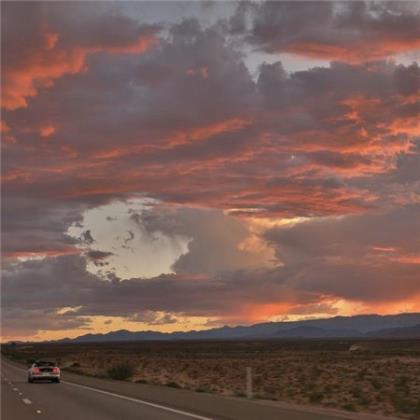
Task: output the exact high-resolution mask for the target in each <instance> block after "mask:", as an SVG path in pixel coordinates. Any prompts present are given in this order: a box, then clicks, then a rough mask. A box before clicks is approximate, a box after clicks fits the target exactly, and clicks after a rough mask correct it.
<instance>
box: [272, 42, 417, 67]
mask: <svg viewBox="0 0 420 420" xmlns="http://www.w3.org/2000/svg"><path fill="white" fill-rule="evenodd" d="M418 49H420V39H407V40H395V41H394V40H391V39H380V38H379V39H371V40H369V39H367V40H366V41H364V42H350V43H348V44H341V45H340V44H337V43H335V41H334V40H331V41H330V42H329V43H327V42H325V43H324V42H320V41H297V42H292V43H290V44H287V45H284V46H281V47H279V49H278V52H287V53H290V54H296V55H302V56H305V57H310V58H320V59H325V60H339V61H345V62H348V63H360V62H363V61H369V60H370V61H374V60H380V59H383V58H386V57H390V56H394V55H397V54H400V53H403V52H407V51H415V50H418Z"/></svg>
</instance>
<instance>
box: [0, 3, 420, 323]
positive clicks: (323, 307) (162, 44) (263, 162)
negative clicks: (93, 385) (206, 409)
mask: <svg viewBox="0 0 420 420" xmlns="http://www.w3.org/2000/svg"><path fill="white" fill-rule="evenodd" d="M150 7H151V8H153V7H157V9H156V10H154V12H153V13H154V15H160V14H159V10H158V9H159V7H158V6H150ZM218 7H219V6H217V10H218V13H219V12H220V9H219V8H218ZM141 10H142V9H141V8H140V6H137V5H135V4H130V5H128V4H125V3H121V4H118V5H111V4H110V3H106V2H105V3H101V4H95V5H94V4H93V3H92V4H89V3H71V4H70V3H69V4H63V3H45V4H44V3H42V4H41V3H36V4H35V3H31V4H25V5H23V4H19V3H8V4H3V5H2V11H4V13H3V18H4V19H5V24H4V25H2V32H3V33H2V35H3V42H4V48H3V53H4V60H3V61H2V74H3V77H4V81H3V85H4V90H3V93H4V95H3V105H4V110H3V113H2V123H1V127H2V135H3V140H4V141H3V142H2V234H3V237H2V239H3V241H2V252H3V255H4V256H5V262H6V264H5V270H6V277H5V278H6V284H7V286H6V289H5V292H4V295H5V298H6V300H5V304H6V306H5V308H7V309H6V310H7V311H9V312H8V313H10V314H11V315H10V317H13V316H14V314H15V313H16V311H17V310H18V308H23V307H25V308H26V306H25V305H28V306H27V309H25V311H26V312H25V313H24V314H22V317H21V318H19V317H18V318H17V319H16V325H17V324H18V323H21V324H20V325H22V326H23V325H24V317H25V316H27V317H34V316H38V315H39V316H40V317H42V316H44V317H45V319H46V321H45V322H46V324H48V325H51V328H58V326H62V327H63V328H67V326H69V328H73V327H74V326H76V325H79V326H80V327H81V328H82V327H84V326H86V325H87V324H86V323H88V322H89V321H88V319H85V318H86V317H95V316H99V315H104V316H118V315H121V316H124V317H132V318H133V319H134V318H138V319H140V318H142V317H146V318H148V317H149V318H148V319H149V320H150V322H160V321H159V319H160V315H156V313H161V314H163V313H164V314H170V315H168V316H172V317H178V316H180V314H181V315H182V314H186V315H188V316H205V317H210V318H211V319H210V320H209V322H217V319H216V318H217V317H218V316H219V317H220V318H222V319H223V320H224V321H226V322H228V321H230V322H234V321H238V322H239V321H241V320H245V321H249V320H254V321H255V320H261V319H264V317H265V318H267V317H271V316H276V315H278V314H280V315H281V316H283V315H284V314H287V313H289V314H297V313H300V314H304V313H306V312H307V311H312V310H313V311H323V313H335V311H338V312H340V310H341V309H340V303H339V301H340V300H344V301H345V302H353V303H354V304H356V303H357V302H362V303H361V304H366V305H370V306H369V308H372V307H373V305H374V304H375V302H376V303H378V302H385V303H384V305H385V306H386V305H388V304H389V302H397V301H398V302H403V301H404V300H406V301H407V302H409V304H410V305H411V304H413V302H415V299H417V301H418V298H417V296H418V288H417V285H416V281H415V280H416V279H417V278H419V276H418V271H417V270H418V263H417V262H418V252H417V250H418V248H419V244H418V242H416V239H415V238H416V237H417V236H418V235H417V236H416V235H415V233H416V229H417V228H418V226H417V219H418V217H417V212H418V205H419V203H420V196H419V188H420V184H419V179H420V172H419V171H420V169H419V168H420V158H419V156H420V149H419V148H420V131H419V130H420V127H419V123H418V121H419V120H420V119H419V116H420V107H419V100H418V99H419V89H420V71H419V67H418V63H416V62H414V60H412V61H413V62H411V61H410V59H409V57H408V56H404V57H405V58H404V59H402V58H401V57H402V56H401V54H403V53H404V54H405V53H408V52H410V51H411V52H413V51H414V49H415V48H418V43H417V40H418V39H419V36H418V28H419V27H420V26H419V25H418V8H417V5H416V4H414V3H401V2H399V3H398V4H397V3H390V2H387V3H381V4H379V3H354V2H348V3H346V2H345V3H327V2H320V3H309V2H308V3H302V2H294V3H284V2H282V3H278V2H277V3H276V2H267V3H245V2H241V3H239V4H238V13H237V14H236V15H234V16H233V17H232V16H231V15H230V14H229V13H227V12H225V14H224V15H223V16H222V17H221V19H220V20H219V21H218V22H213V20H214V19H212V22H211V23H209V22H207V21H206V22H204V20H203V19H196V18H193V17H192V16H193V14H191V15H189V14H188V13H186V15H187V17H186V18H185V19H184V18H182V19H179V20H178V19H175V18H166V17H165V19H166V20H165V19H163V21H162V23H159V24H156V25H152V26H150V25H149V24H144V23H142V19H143V17H142V16H141V13H140V11H141ZM229 10H231V9H229ZM199 15H200V14H199ZM188 16H189V17H188ZM200 16H201V15H200ZM231 17H232V19H230V18H231ZM24 18H25V19H24ZM22 22H25V24H23V23H22ZM115 28H118V31H117V30H115ZM256 50H257V51H261V50H263V51H265V52H269V53H272V54H273V57H274V59H275V60H276V59H277V58H276V54H279V59H283V58H284V56H283V53H284V52H287V53H294V54H299V55H301V56H304V57H313V56H317V57H321V58H324V59H327V60H328V61H331V62H330V63H329V64H328V65H327V64H325V65H324V66H323V67H314V68H310V66H309V64H308V65H307V66H306V67H305V70H302V71H295V72H288V71H286V70H285V68H287V66H283V64H282V62H281V61H274V62H273V60H272V59H271V60H270V62H269V63H264V62H261V63H260V65H259V66H258V63H259V61H261V58H260V56H259V55H258V53H256ZM247 54H248V56H249V57H246V55H247ZM395 54H400V57H399V58H398V60H397V61H396V62H394V61H391V60H386V58H389V57H391V56H394V55H395ZM248 59H251V61H252V60H254V61H255V63H256V65H255V68H256V69H257V71H256V73H255V74H251V72H250V70H249V69H248V68H247V66H246V64H245V63H246V62H247V60H248ZM286 59H287V58H286ZM398 62H404V63H405V64H397V63H398ZM145 197H149V198H150V199H151V200H152V201H153V203H154V204H153V206H150V208H148V209H147V211H144V212H140V211H133V212H131V213H130V214H128V213H127V205H128V204H127V205H125V204H124V205H122V207H124V210H121V212H119V213H118V214H114V213H112V214H105V213H104V214H102V216H103V217H102V216H100V214H101V212H102V210H103V208H104V207H107V206H111V207H112V206H113V205H115V203H129V202H130V201H132V200H135V199H139V198H140V199H144V198H145ZM89 214H90V215H92V214H93V215H96V217H95V218H94V219H95V221H94V222H95V223H97V225H95V223H93V224H94V225H95V226H94V227H95V228H93V227H91V226H90V225H86V223H85V217H87V215H89ZM130 215H131V219H129V216H130ZM302 218H307V219H309V220H307V221H306V222H304V223H299V224H295V225H294V226H293V227H290V228H287V229H283V228H282V229H274V230H269V231H268V232H267V233H266V234H265V235H264V233H263V231H264V230H265V229H270V228H271V227H272V226H278V225H282V226H283V225H284V223H283V222H285V220H284V219H291V220H292V221H296V220H298V221H299V222H301V221H302ZM123 219H124V220H123ZM256 220H258V221H259V222H256ZM71 226H73V227H74V228H75V230H77V232H78V235H76V236H69V235H67V234H66V233H67V232H68V231H69V228H70V227H71ZM256 226H258V228H257V227H256ZM384 227H386V229H385V228H384ZM83 232H84V233H85V234H84V235H85V236H84V239H85V240H87V241H85V243H82V242H81V239H80V235H82V233H83ZM130 232H131V233H130ZM88 233H89V234H88ZM111 233H112V235H111ZM159 235H161V236H159ZM115 237H118V238H119V240H118V241H116V243H114V244H112V246H114V245H115V246H116V247H117V248H118V250H117V249H112V246H109V247H108V246H105V245H107V244H108V243H107V238H108V239H109V238H115ZM174 237H177V238H178V239H180V240H179V241H178V242H177V241H174V239H173V238H174ZM156 238H160V239H159V240H157V241H156ZM82 239H83V238H82ZM93 240H94V242H93ZM124 240H125V241H127V242H128V243H127V244H125V243H124ZM142 241H143V243H146V242H147V244H148V246H147V247H143V248H142V247H141V243H142ZM145 241H146V242H145ZM157 243H158V244H159V246H158V248H159V249H158V252H156V250H155V249H154V248H153V246H154V245H155V244H157ZM187 243H188V245H187ZM120 245H121V246H120ZM122 245H124V246H128V245H129V248H127V249H126V251H127V253H129V254H130V258H128V257H127V259H125V260H124V263H122V262H121V261H122V260H121V259H120V260H119V261H120V266H121V267H122V266H124V265H125V262H126V261H128V262H130V263H131V267H134V268H135V269H138V268H139V267H140V266H141V264H139V261H141V262H143V263H144V262H145V263H146V265H147V266H148V267H149V268H153V270H152V271H151V272H150V273H149V275H148V276H147V277H150V278H149V279H145V278H144V277H146V275H140V274H139V273H131V272H130V270H126V271H124V273H122V269H121V270H120V271H121V272H117V271H115V270H114V271H113V270H112V269H113V268H115V266H116V265H118V264H115V261H117V260H118V258H119V257H121V255H119V254H118V253H121V254H122V251H121V248H122ZM175 245H177V252H175V253H174V252H172V251H173V249H174V246H175ZM181 245H182V246H181ZM184 245H185V246H184ZM175 248H176V247H175ZM139 250H141V252H139ZM168 250H171V252H169V251H168ZM273 250H275V251H276V253H277V254H276V255H277V259H276V260H275V261H274V262H273V261H272V259H273V252H274V251H273ZM136 252H139V254H136ZM138 255H140V256H141V257H139V256H138ZM125 256H127V255H125ZM151 256H154V257H153V258H152V257H151ZM356 257H357V260H355V258H356ZM134 258H137V259H136V261H135V263H133V260H134ZM152 261H155V262H156V264H154V265H153V264H152ZM162 261H165V264H163V263H162ZM280 263H282V264H283V265H280ZM95 264H96V265H95ZM171 264H172V268H171ZM163 265H164V266H166V267H165V270H164V271H165V272H166V273H171V272H172V271H173V273H171V274H168V275H166V276H164V275H161V276H159V275H157V273H162V272H163V270H162V266H163ZM92 267H93V268H94V269H96V272H98V271H101V273H102V276H101V278H99V277H96V276H95V275H93V274H92V272H90V271H89V270H91V268H92ZM121 267H120V268H121ZM140 268H142V270H143V273H144V268H143V267H140ZM91 271H93V270H91ZM126 278H127V280H121V279H126ZM396 279H398V292H395V293H392V292H391V289H392V285H393V284H394V285H395V281H397V280H396ZM417 283H418V282H417ZM45 289H48V290H51V294H48V295H47V296H46V295H45V294H44V295H42V294H41V293H39V291H40V290H45ZM162 291H164V293H163V292H162ZM32 296H33V298H32ZM78 302H80V303H78ZM75 306H81V308H80V309H78V310H77V311H75V312H73V313H69V314H68V315H66V317H64V314H63V318H58V319H59V320H62V321H60V322H59V323H57V324H54V322H55V321H54V314H56V311H57V310H60V308H63V307H75ZM385 306H384V307H385ZM39 311H41V312H39ZM148 311H150V312H148ZM25 314H26V315H25ZM43 314H44V315H43ZM155 315H156V316H155ZM165 316H166V315H165ZM182 316H183V315H182ZM73 317H74V321H73V320H72V319H73ZM78 317H81V318H80V319H79V318H78ZM8 319H9V321H10V320H12V318H8ZM77 319H79V320H77ZM215 319H216V321H215ZM167 320H168V321H171V319H170V318H168V319H167ZM9 321H7V322H9ZM10 322H12V321H10ZM33 322H35V321H33ZM77 322H79V324H77ZM139 322H140V321H139ZM38 325H39V323H38V324H36V325H35V324H34V326H33V328H34V329H37V328H38ZM66 325H67V326H66ZM56 326H57V327H56ZM16 328H18V326H16ZM39 328H42V326H39Z"/></svg>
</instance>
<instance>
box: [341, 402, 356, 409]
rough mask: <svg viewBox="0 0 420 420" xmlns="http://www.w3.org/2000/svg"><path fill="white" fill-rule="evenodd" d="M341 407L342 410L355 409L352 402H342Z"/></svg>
mask: <svg viewBox="0 0 420 420" xmlns="http://www.w3.org/2000/svg"><path fill="white" fill-rule="evenodd" d="M342 407H343V408H344V410H347V411H356V407H355V406H354V404H351V403H346V404H343V405H342Z"/></svg>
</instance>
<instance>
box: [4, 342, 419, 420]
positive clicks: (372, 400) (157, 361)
mask: <svg viewBox="0 0 420 420" xmlns="http://www.w3.org/2000/svg"><path fill="white" fill-rule="evenodd" d="M352 344H354V341H351V340H324V341H320V340H300V341H299V340H294V341H290V340H282V341H255V342H254V341H242V342H216V341H215V342H173V343H164V342H162V343H150V342H146V343H124V344H89V345H80V344H79V345H74V344H66V345H64V344H61V345H58V344H36V345H33V346H32V347H26V348H25V346H24V347H23V348H22V347H20V346H17V347H16V348H10V347H5V346H3V347H2V351H3V352H5V353H8V354H9V356H10V355H12V356H13V357H15V358H16V359H20V360H27V359H30V358H38V357H39V358H40V357H53V358H56V359H57V360H58V362H59V363H60V365H61V366H67V367H68V368H69V369H71V370H73V371H77V372H80V373H84V374H89V375H95V376H107V372H109V371H110V369H112V368H113V367H115V366H118V365H121V364H129V365H130V366H133V367H134V371H133V374H132V375H131V376H130V379H129V380H131V381H133V382H138V383H150V384H158V385H166V386H169V387H174V388H186V389H190V390H194V391H196V392H215V393H220V394H224V395H234V396H244V395H245V368H246V366H251V367H252V368H253V373H254V375H253V376H254V377H253V383H254V393H255V397H256V398H264V399H272V400H280V401H287V402H292V403H297V404H315V405H322V406H326V407H334V408H340V409H345V410H350V411H363V412H373V413H380V414H385V415H394V416H398V417H401V418H409V419H420V341H419V340H417V341H416V340H412V341H409V340H402V341H397V340H387V341H382V340H381V341H365V342H362V343H361V344H360V342H359V345H360V348H361V349H360V350H359V351H356V352H349V350H348V349H349V348H350V346H351V345H352Z"/></svg>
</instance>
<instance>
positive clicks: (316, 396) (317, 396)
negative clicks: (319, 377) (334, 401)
mask: <svg viewBox="0 0 420 420" xmlns="http://www.w3.org/2000/svg"><path fill="white" fill-rule="evenodd" d="M323 398H324V394H322V393H321V392H312V393H311V394H309V401H310V402H311V403H314V404H315V403H320V402H321V401H322V399H323Z"/></svg>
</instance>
